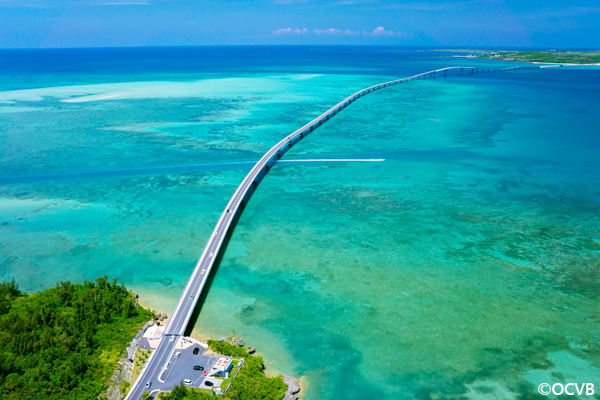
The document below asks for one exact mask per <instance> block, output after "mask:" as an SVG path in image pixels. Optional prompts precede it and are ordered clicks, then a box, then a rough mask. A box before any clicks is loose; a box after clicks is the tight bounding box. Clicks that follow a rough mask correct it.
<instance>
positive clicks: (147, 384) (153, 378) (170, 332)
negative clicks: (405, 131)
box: [125, 65, 539, 400]
mask: <svg viewBox="0 0 600 400" xmlns="http://www.w3.org/2000/svg"><path fill="white" fill-rule="evenodd" d="M537 68H539V66H531V65H523V66H514V67H508V68H477V67H447V68H441V69H436V70H433V71H427V72H423V73H420V74H417V75H413V76H410V77H407V78H402V79H396V80H392V81H388V82H383V83H380V84H377V85H373V86H369V87H368V88H365V89H362V90H359V91H358V92H356V93H353V94H351V95H350V96H348V97H346V98H345V99H343V100H342V101H340V102H339V103H337V104H336V105H334V106H333V107H331V108H330V109H329V110H327V111H325V112H324V113H323V114H321V115H319V116H318V117H317V118H315V119H313V120H312V121H310V122H309V123H307V124H306V125H304V126H303V127H301V128H300V129H297V130H296V131H294V132H292V133H290V134H289V135H287V136H286V137H284V138H283V139H282V140H281V141H279V142H278V143H277V144H276V145H274V146H273V147H271V148H270V149H269V150H268V151H267V152H266V153H265V154H264V155H263V156H262V157H261V159H260V160H258V162H257V163H256V164H255V165H254V167H252V169H251V170H250V172H248V174H247V175H246V177H245V178H244V180H243V181H242V183H240V185H239V186H238V188H237V190H236V191H235V193H234V194H233V196H232V197H231V199H230V200H229V203H228V204H227V207H225V210H224V211H223V213H222V214H221V217H220V218H219V221H218V222H217V225H216V226H215V228H214V230H213V232H212V234H211V236H210V238H209V239H208V243H207V244H206V247H205V248H204V251H203V252H202V255H201V256H200V259H199V260H198V263H197V264H196V267H195V268H194V271H193V272H192V275H191V276H190V279H189V280H188V282H187V285H186V286H185V289H184V290H183V293H182V295H181V297H180V298H179V301H178V302H177V305H176V307H175V310H174V311H173V313H172V314H171V316H170V318H169V322H168V324H167V326H166V327H165V330H164V332H163V335H162V338H161V340H160V343H159V344H158V347H157V348H156V349H155V350H154V351H153V353H152V355H151V356H150V359H149V360H148V361H147V362H146V366H145V367H144V369H143V371H142V373H141V374H140V376H139V377H138V378H137V380H136V381H135V383H134V384H133V386H132V388H131V390H130V391H129V393H128V395H127V397H126V398H125V399H126V400H134V399H135V400H137V399H140V398H141V396H142V394H143V393H144V392H152V393H155V392H157V391H158V390H157V389H153V383H157V382H161V380H160V379H161V378H160V375H161V374H162V371H163V370H165V368H166V365H167V363H168V362H169V360H171V358H172V355H173V353H174V351H175V347H176V344H177V342H178V339H179V338H180V337H182V336H183V335H184V332H185V330H186V328H187V326H188V323H189V321H190V319H191V317H192V314H193V312H194V309H195V307H196V305H197V303H198V299H199V298H200V297H201V295H202V294H203V291H204V289H205V287H206V283H207V279H208V277H209V276H210V273H211V270H212V268H213V266H214V265H215V263H216V261H217V260H218V259H219V257H220V256H221V255H222V254H223V252H224V251H225V247H226V246H227V239H228V236H229V235H231V233H232V232H233V229H234V228H235V224H236V222H237V221H238V220H239V218H240V215H241V213H242V211H243V210H244V207H245V206H246V204H247V203H248V200H249V199H250V197H251V196H252V194H253V193H254V191H255V190H256V188H257V186H258V184H259V183H260V182H261V181H262V180H263V179H264V177H265V175H266V174H267V173H268V172H269V170H270V169H271V168H273V166H274V165H275V164H276V163H277V161H278V160H279V159H280V158H281V157H283V155H284V154H285V153H286V152H287V151H289V150H290V149H291V148H292V146H294V145H295V144H296V143H298V142H299V141H300V140H302V139H303V138H305V137H306V136H307V135H309V134H310V133H312V132H313V131H314V130H315V129H317V128H318V127H320V126H321V125H323V124H324V123H325V122H327V121H328V120H329V119H331V118H332V117H333V116H335V115H336V114H337V113H339V112H340V111H342V110H343V109H344V108H346V107H348V106H349V105H350V104H352V103H353V102H355V101H356V100H358V99H360V98H361V97H363V96H366V95H367V94H369V93H372V92H374V91H377V90H380V89H383V88H386V87H388V86H394V85H399V84H403V83H407V82H410V81H414V80H420V79H436V78H438V77H445V76H447V75H448V73H449V72H458V74H459V75H466V74H471V75H473V74H479V73H487V72H498V71H510V70H521V69H537ZM154 386H156V385H154Z"/></svg>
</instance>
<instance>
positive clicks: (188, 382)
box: [183, 378, 192, 386]
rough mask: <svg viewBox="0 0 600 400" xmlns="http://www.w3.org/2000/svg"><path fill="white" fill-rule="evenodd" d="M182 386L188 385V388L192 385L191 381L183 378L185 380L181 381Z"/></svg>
mask: <svg viewBox="0 0 600 400" xmlns="http://www.w3.org/2000/svg"><path fill="white" fill-rule="evenodd" d="M183 384H184V385H188V386H189V385H191V384H192V380H191V379H187V378H185V379H184V380H183Z"/></svg>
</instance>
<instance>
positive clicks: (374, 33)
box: [363, 26, 408, 37]
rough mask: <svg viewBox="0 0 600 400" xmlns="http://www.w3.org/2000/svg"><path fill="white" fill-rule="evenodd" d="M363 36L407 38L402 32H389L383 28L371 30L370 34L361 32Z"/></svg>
mask: <svg viewBox="0 0 600 400" xmlns="http://www.w3.org/2000/svg"><path fill="white" fill-rule="evenodd" d="M363 35H367V36H382V37H392V36H396V37H399V36H402V37H407V36H408V35H407V34H406V33H404V32H398V31H390V30H388V29H385V28H384V27H383V26H378V27H377V28H375V29H373V31H371V32H366V31H363Z"/></svg>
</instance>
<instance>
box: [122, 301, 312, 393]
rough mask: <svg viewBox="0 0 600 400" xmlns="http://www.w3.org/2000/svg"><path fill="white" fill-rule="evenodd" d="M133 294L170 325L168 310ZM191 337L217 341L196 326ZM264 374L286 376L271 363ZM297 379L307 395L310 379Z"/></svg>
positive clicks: (140, 304) (261, 355)
mask: <svg viewBox="0 0 600 400" xmlns="http://www.w3.org/2000/svg"><path fill="white" fill-rule="evenodd" d="M131 292H132V293H134V294H135V295H136V296H137V299H136V300H137V302H138V304H139V306H140V307H143V308H145V309H147V310H150V311H151V312H153V313H155V314H160V313H163V314H166V315H167V318H166V319H164V320H163V324H166V323H168V321H169V313H167V311H166V310H164V309H160V308H157V307H154V306H151V305H150V304H149V303H148V301H147V300H146V299H144V297H143V296H142V295H141V294H140V293H139V292H137V291H133V290H132V291H131ZM190 337H191V338H193V339H196V340H198V341H200V342H202V343H208V340H217V338H215V337H214V335H210V334H208V333H207V332H205V331H202V330H200V329H198V327H197V326H194V328H192V332H191V333H190ZM254 355H257V356H260V357H262V358H263V360H264V359H265V356H264V354H263V353H261V352H260V350H256V351H255V353H254ZM263 372H264V374H265V376H267V377H269V378H275V377H277V376H282V377H285V376H286V374H284V373H283V372H281V371H280V370H278V369H277V368H276V367H273V365H272V363H269V368H265V370H264V371H263ZM295 378H296V379H297V380H298V384H299V385H300V393H302V394H304V393H306V390H307V388H308V386H309V382H308V378H307V377H306V376H304V375H302V376H299V377H295Z"/></svg>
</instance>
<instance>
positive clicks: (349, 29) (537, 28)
mask: <svg viewBox="0 0 600 400" xmlns="http://www.w3.org/2000/svg"><path fill="white" fill-rule="evenodd" d="M255 44H267V45H269V44H347V45H356V44H362V45H401V46H434V47H494V48H501V47H504V48H518V47H539V48H592V49H600V0H462V1H461V0H441V1H437V0H428V1H420V0H407V1H403V0H400V1H389V0H333V1H327V0H254V1H242V0H211V1H206V0H0V48H30V47H33V48H37V47H92V46H166V45H177V46H185V45H255Z"/></svg>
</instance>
